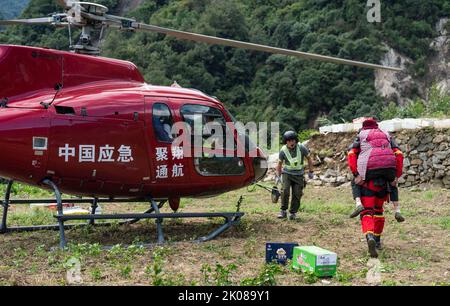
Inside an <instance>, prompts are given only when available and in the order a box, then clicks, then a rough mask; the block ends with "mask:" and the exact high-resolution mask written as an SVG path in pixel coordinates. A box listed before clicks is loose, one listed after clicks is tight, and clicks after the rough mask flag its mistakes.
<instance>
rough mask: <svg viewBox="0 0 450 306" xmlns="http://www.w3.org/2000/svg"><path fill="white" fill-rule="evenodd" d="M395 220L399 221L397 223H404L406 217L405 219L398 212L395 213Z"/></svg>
mask: <svg viewBox="0 0 450 306" xmlns="http://www.w3.org/2000/svg"><path fill="white" fill-rule="evenodd" d="M395 220H397V222H403V221H405V217H403V216H402V214H401V213H399V212H396V213H395Z"/></svg>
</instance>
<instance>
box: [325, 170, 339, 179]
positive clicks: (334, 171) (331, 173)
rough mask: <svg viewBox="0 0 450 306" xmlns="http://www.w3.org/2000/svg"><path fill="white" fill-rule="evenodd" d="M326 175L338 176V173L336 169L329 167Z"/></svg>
mask: <svg viewBox="0 0 450 306" xmlns="http://www.w3.org/2000/svg"><path fill="white" fill-rule="evenodd" d="M324 176H325V178H329V177H335V176H338V173H337V171H336V170H332V169H328V170H327V171H325V174H324Z"/></svg>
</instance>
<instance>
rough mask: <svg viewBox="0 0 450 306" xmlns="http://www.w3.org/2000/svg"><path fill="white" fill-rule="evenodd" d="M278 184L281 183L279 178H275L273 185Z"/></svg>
mask: <svg viewBox="0 0 450 306" xmlns="http://www.w3.org/2000/svg"><path fill="white" fill-rule="evenodd" d="M279 183H281V177H280V176H278V175H277V176H275V185H278V184H279Z"/></svg>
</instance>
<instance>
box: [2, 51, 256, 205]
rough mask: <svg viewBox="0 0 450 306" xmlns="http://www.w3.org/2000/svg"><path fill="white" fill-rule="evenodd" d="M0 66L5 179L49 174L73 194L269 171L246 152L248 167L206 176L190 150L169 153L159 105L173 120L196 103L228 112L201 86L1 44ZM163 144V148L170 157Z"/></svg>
mask: <svg viewBox="0 0 450 306" xmlns="http://www.w3.org/2000/svg"><path fill="white" fill-rule="evenodd" d="M0 72H1V73H0V99H3V98H7V99H4V104H6V106H4V107H2V108H0V150H1V155H0V156H1V159H0V176H1V177H5V178H9V179H13V180H17V181H21V182H24V183H27V184H30V185H36V186H40V184H41V182H42V180H43V179H46V178H50V179H52V180H53V181H54V182H55V183H56V184H57V185H58V187H59V188H60V189H61V191H63V192H65V193H67V194H74V195H85V196H96V197H100V196H103V197H105V196H106V197H143V196H151V197H153V198H169V197H174V198H177V197H186V196H206V195H213V194H219V193H222V192H225V191H229V190H233V189H237V188H241V187H244V186H246V185H248V184H250V183H252V182H253V181H254V180H255V176H256V177H257V178H259V177H260V176H261V173H262V172H264V170H261V169H258V165H260V164H259V162H258V163H255V158H250V157H243V158H242V162H243V166H244V167H245V171H243V172H242V173H240V174H238V175H212V176H205V175H202V174H201V173H200V171H198V169H197V168H196V161H195V158H194V157H180V156H178V158H175V156H171V155H170V152H171V147H170V146H171V145H170V143H166V142H160V141H158V140H157V138H156V137H155V136H154V135H155V131H154V126H153V122H152V115H153V114H152V110H153V109H154V108H153V106H154V105H155V103H157V104H164V105H166V106H167V107H168V109H169V110H170V113H171V117H172V118H173V121H174V122H179V121H182V120H183V116H182V114H181V113H180V109H181V108H182V107H183V106H184V105H194V104H200V105H204V106H208V107H210V108H214V109H217V110H219V111H220V112H221V113H222V115H223V117H224V119H226V121H227V122H229V121H231V118H229V115H228V113H227V112H226V110H225V108H224V106H223V104H222V103H221V102H219V101H217V100H216V99H213V98H211V97H209V96H207V95H205V94H203V93H201V92H199V91H196V90H188V89H183V88H173V87H163V86H151V85H148V84H146V83H145V82H144V80H143V78H142V76H141V74H140V73H139V71H138V70H137V68H136V66H135V65H134V64H132V63H130V62H125V61H118V60H113V59H106V58H98V57H91V56H84V55H77V54H73V53H68V52H61V51H56V50H47V49H40V48H31V47H21V46H5V45H0ZM58 87H62V89H61V90H59V91H58V90H57V88H58ZM46 105H50V106H48V107H46ZM157 148H159V149H158V150H161V149H164V148H167V151H166V152H169V154H168V156H166V159H165V160H164V159H163V160H161V158H158V156H157V154H156V152H157ZM258 151H259V150H258ZM260 155H262V153H261V154H260ZM159 157H160V156H159ZM197 164H198V162H197ZM255 165H256V166H255ZM162 166H164V167H166V168H167V169H168V173H167V175H166V176H161V172H158V171H159V170H160V169H161V167H162ZM255 170H256V175H255Z"/></svg>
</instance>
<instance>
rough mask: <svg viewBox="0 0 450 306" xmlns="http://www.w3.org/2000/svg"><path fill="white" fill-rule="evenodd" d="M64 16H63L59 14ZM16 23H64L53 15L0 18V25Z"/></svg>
mask: <svg viewBox="0 0 450 306" xmlns="http://www.w3.org/2000/svg"><path fill="white" fill-rule="evenodd" d="M59 17H64V16H59ZM16 24H29V25H34V24H48V25H56V24H58V25H64V24H65V23H63V22H61V20H60V19H59V20H57V19H56V18H55V16H52V17H42V18H29V19H9V20H0V25H16Z"/></svg>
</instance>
